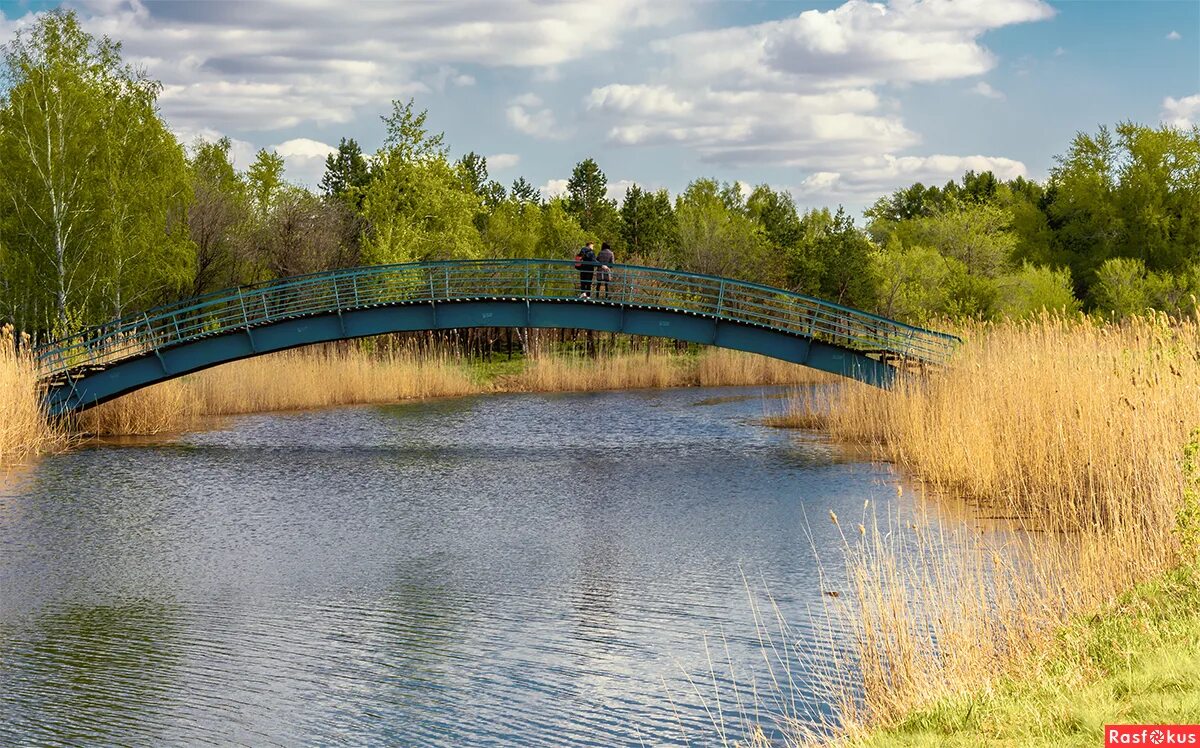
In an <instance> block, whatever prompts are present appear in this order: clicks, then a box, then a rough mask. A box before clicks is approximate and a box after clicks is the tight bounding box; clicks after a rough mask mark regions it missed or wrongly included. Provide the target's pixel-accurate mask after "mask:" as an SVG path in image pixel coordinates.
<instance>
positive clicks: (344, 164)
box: [321, 138, 371, 209]
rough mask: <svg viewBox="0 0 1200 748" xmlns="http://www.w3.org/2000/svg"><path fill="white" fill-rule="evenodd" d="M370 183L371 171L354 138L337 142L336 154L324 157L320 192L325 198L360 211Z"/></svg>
mask: <svg viewBox="0 0 1200 748" xmlns="http://www.w3.org/2000/svg"><path fill="white" fill-rule="evenodd" d="M370 182H371V170H370V167H369V166H368V164H367V159H366V157H365V156H363V152H362V148H360V147H359V145H358V142H357V141H356V140H354V138H349V139H347V138H342V139H341V140H340V141H339V142H338V148H337V152H336V153H331V154H329V155H328V156H326V157H325V174H324V175H323V176H322V177H321V191H322V192H324V194H325V195H326V196H327V197H331V198H337V199H339V200H345V201H346V202H347V203H348V204H349V205H351V206H353V207H354V208H355V209H360V208H362V201H363V196H364V195H365V193H366V188H367V185H368V184H369V183H370Z"/></svg>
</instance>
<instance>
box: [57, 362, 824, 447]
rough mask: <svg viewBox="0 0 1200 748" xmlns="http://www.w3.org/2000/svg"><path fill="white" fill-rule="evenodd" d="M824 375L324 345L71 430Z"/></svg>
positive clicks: (750, 366)
mask: <svg viewBox="0 0 1200 748" xmlns="http://www.w3.org/2000/svg"><path fill="white" fill-rule="evenodd" d="M822 376H823V375H821V374H819V373H818V372H814V371H813V370H811V369H806V368H805V367H802V366H796V365H794V364H789V363H787V362H784V361H776V360H773V359H766V358H763V357H761V356H755V355H753V354H748V353H740V352H737V351H727V350H708V351H705V352H704V353H702V354H701V355H699V356H691V355H686V354H677V353H674V352H671V351H656V352H652V353H647V352H617V353H611V354H605V355H600V356H597V357H595V358H591V357H584V356H575V355H553V354H542V355H539V356H536V357H534V358H531V359H530V360H528V361H527V362H526V365H525V366H524V368H523V369H522V371H520V372H519V373H517V374H513V375H508V376H503V377H499V378H497V379H496V380H495V381H492V382H487V383H481V382H479V381H478V380H477V378H476V377H473V376H472V374H471V371H470V366H469V364H468V362H467V361H466V360H465V359H463V358H462V357H460V356H457V355H455V354H452V353H450V352H448V351H447V350H445V349H439V348H436V347H435V348H433V349H426V350H421V351H416V350H408V349H402V350H400V351H384V352H378V351H371V350H369V349H367V348H364V347H359V346H329V347H316V348H309V349H300V350H296V351H286V352H283V353H278V354H273V355H267V356H260V357H258V358H252V359H247V360H245V361H238V362H234V363H231V364H227V365H225V366H220V367H216V368H213V369H209V370H207V371H203V372H199V373H197V374H194V375H191V376H187V377H182V378H180V379H175V380H171V381H168V382H164V383H161V384H157V385H154V386H152V387H147V388H146V389H143V390H139V391H137V392H134V393H131V394H129V395H126V396H125V397H121V398H118V399H116V400H114V401H112V402H109V403H105V404H104V405H101V406H99V407H97V408H93V409H91V410H88V411H84V412H83V413H82V414H80V416H79V418H78V419H77V422H76V426H77V428H78V429H79V430H80V431H82V432H84V433H88V434H95V435H106V436H111V435H130V434H157V433H163V432H169V431H179V430H183V429H186V428H189V427H191V426H192V425H194V424H195V423H196V422H197V421H198V420H199V419H202V418H204V417H208V416H223V415H235V414H239V413H258V412H268V411H279V410H302V409H309V408H323V407H330V406H338V405H354V404H380V403H394V402H400V401H403V400H413V399H422V398H430V397H452V396H460V395H470V394H477V393H481V392H571V391H580V390H600V389H632V388H650V387H683V386H692V385H704V386H725V385H729V386H732V385H751V384H761V385H774V384H801V383H805V382H814V381H822V379H821V377H822Z"/></svg>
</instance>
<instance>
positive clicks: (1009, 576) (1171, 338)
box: [780, 316, 1200, 736]
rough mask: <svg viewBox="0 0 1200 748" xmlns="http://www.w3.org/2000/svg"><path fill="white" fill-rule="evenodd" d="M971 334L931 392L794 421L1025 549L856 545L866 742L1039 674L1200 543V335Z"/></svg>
mask: <svg viewBox="0 0 1200 748" xmlns="http://www.w3.org/2000/svg"><path fill="white" fill-rule="evenodd" d="M964 333H965V337H966V338H967V343H966V345H965V347H964V350H963V351H962V352H961V353H960V355H959V356H958V357H957V360H956V361H954V362H953V363H952V364H950V365H949V366H948V367H947V368H946V369H945V370H943V371H940V372H938V373H936V374H934V375H933V376H931V377H928V378H925V379H923V380H913V381H908V382H904V383H902V384H901V385H900V386H899V387H898V388H897V389H896V391H894V392H891V393H881V392H879V391H878V390H871V389H869V388H866V387H863V386H858V385H854V384H845V385H843V386H840V387H838V388H837V389H834V390H827V391H825V392H824V393H818V394H814V393H811V392H806V393H803V394H800V395H797V396H795V397H794V398H793V399H792V401H791V403H790V408H789V413H788V414H787V415H786V416H785V417H783V418H782V419H780V421H782V422H790V423H792V424H795V425H803V426H813V425H820V426H822V427H823V428H825V429H827V430H828V431H829V433H831V434H832V435H833V436H834V437H835V438H837V439H839V440H842V441H846V442H852V443H859V444H864V445H867V446H869V447H870V448H871V449H874V450H875V451H876V452H877V454H878V455H879V456H881V457H884V458H886V459H890V460H893V461H895V462H896V463H898V464H899V465H901V466H903V467H904V468H906V469H908V470H910V471H911V472H913V473H915V474H916V475H917V476H919V477H920V478H921V479H922V480H923V481H924V483H925V484H926V485H927V486H929V487H931V488H933V489H934V492H935V493H936V494H937V495H938V496H939V497H951V498H950V500H960V501H961V500H965V501H967V502H969V503H970V504H971V505H973V506H974V507H976V509H975V512H976V515H977V519H978V520H980V521H999V522H1002V523H1004V525H1005V526H1006V527H1008V528H1011V529H1012V530H1013V532H1011V533H1008V534H1004V533H1001V534H1000V535H999V537H1001V538H1003V541H1002V542H1001V543H999V544H997V542H996V541H995V540H994V539H993V540H984V539H982V538H984V537H992V538H994V537H996V536H982V535H980V534H979V533H978V532H977V531H972V530H970V529H963V530H958V531H949V530H947V531H937V530H933V529H931V528H932V527H933V526H935V523H927V522H920V521H918V522H916V523H912V524H911V525H909V526H901V525H897V524H896V523H894V522H884V523H883V526H882V527H879V526H872V523H871V522H866V525H867V526H862V525H858V526H857V527H855V528H854V529H852V530H851V531H850V532H848V533H847V534H848V536H849V538H848V540H847V543H846V551H847V555H848V558H849V559H850V565H849V575H848V579H847V580H846V581H847V586H848V588H849V594H848V595H846V596H845V597H844V598H843V599H842V600H841V601H839V602H838V603H837V604H836V605H834V606H833V610H832V612H833V613H834V614H835V615H836V616H837V617H838V618H839V619H840V620H841V622H842V624H843V625H846V626H849V627H850V628H851V630H853V631H855V632H856V633H857V636H856V641H855V642H854V646H853V648H852V650H851V651H850V652H849V653H848V654H847V655H846V662H845V663H844V665H845V667H846V668H848V669H852V670H853V671H854V672H856V673H858V674H859V682H858V683H856V684H855V688H854V689H851V690H847V691H845V692H844V693H843V698H842V699H841V701H842V704H841V706H842V718H843V720H844V722H843V724H842V725H841V727H842V729H843V731H844V732H845V734H848V735H850V736H854V735H856V734H861V733H862V730H863V728H864V726H866V725H875V726H887V725H889V724H895V723H896V722H897V721H898V720H902V719H903V717H904V715H905V714H906V713H908V712H910V711H911V710H913V709H915V708H918V707H919V706H921V705H923V704H927V703H930V702H931V701H934V700H939V699H944V698H953V697H956V696H960V695H963V694H966V693H968V692H970V691H971V690H972V689H980V688H984V689H986V688H987V687H988V684H989V683H992V682H994V681H995V679H996V678H997V677H998V676H1000V675H1004V674H1009V675H1011V674H1014V673H1021V672H1030V671H1031V669H1035V668H1036V663H1037V661H1038V656H1037V655H1038V653H1039V652H1040V651H1043V650H1044V648H1045V647H1047V646H1050V645H1052V644H1053V642H1054V641H1055V636H1056V632H1057V631H1059V630H1061V628H1062V627H1063V626H1064V625H1065V624H1067V623H1068V622H1069V621H1070V620H1071V618H1072V617H1073V616H1076V615H1079V614H1084V613H1090V612H1093V611H1095V610H1098V609H1101V608H1103V607H1104V606H1105V605H1107V604H1109V603H1111V602H1112V601H1113V600H1114V599H1115V598H1116V597H1117V596H1118V595H1119V594H1121V593H1122V592H1124V591H1126V590H1128V589H1129V588H1131V587H1133V586H1134V585H1136V584H1138V583H1140V582H1143V581H1146V580H1149V579H1152V578H1154V577H1156V576H1159V575H1161V574H1162V573H1164V572H1165V571H1167V570H1168V569H1170V568H1172V567H1174V566H1176V565H1178V564H1179V563H1181V561H1182V560H1184V559H1186V558H1187V556H1186V554H1184V553H1182V552H1181V542H1180V540H1181V537H1186V536H1187V532H1191V533H1194V532H1195V529H1194V528H1193V529H1191V530H1188V531H1186V532H1184V533H1183V534H1181V532H1180V530H1181V527H1180V522H1181V520H1180V517H1181V509H1182V508H1183V506H1184V496H1185V487H1186V485H1187V484H1186V481H1185V471H1184V470H1183V469H1181V465H1182V464H1183V454H1184V446H1185V444H1187V443H1188V442H1189V439H1190V432H1191V431H1192V429H1194V428H1195V427H1196V426H1198V425H1200V348H1198V346H1197V343H1198V342H1200V325H1198V324H1197V322H1196V320H1183V321H1172V320H1168V319H1167V318H1165V317H1163V316H1149V317H1146V318H1142V319H1135V320H1131V321H1129V322H1126V323H1123V324H1120V325H1103V324H1098V323H1094V322H1091V321H1088V320H1086V319H1059V318H1051V317H1045V318H1042V319H1040V320H1037V321H1034V322H1027V323H1016V322H1005V323H997V324H988V325H977V326H973V327H969V328H968V329H966V330H965V331H964ZM945 500H946V499H945V498H941V499H939V501H945ZM935 504H936V502H935V501H932V500H931V501H930V502H927V503H926V506H927V507H928V506H934V505H935ZM834 521H835V522H836V521H837V519H836V518H834Z"/></svg>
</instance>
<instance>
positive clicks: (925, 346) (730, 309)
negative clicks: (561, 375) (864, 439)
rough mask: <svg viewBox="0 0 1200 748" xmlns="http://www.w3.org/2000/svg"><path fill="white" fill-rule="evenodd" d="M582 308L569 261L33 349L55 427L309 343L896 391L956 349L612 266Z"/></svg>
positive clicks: (287, 281) (301, 294)
mask: <svg viewBox="0 0 1200 748" xmlns="http://www.w3.org/2000/svg"><path fill="white" fill-rule="evenodd" d="M613 276H614V277H613V282H612V284H611V285H610V287H609V288H608V290H607V294H605V295H603V296H601V297H599V298H594V299H582V298H580V297H579V293H578V290H577V285H576V282H577V280H578V271H577V270H576V269H575V268H574V267H573V265H572V263H571V262H569V261H556V260H489V261H445V262H427V263H411V264H405V265H387V266H373V267H364V268H351V269H346V270H334V271H329V272H325V273H316V274H313V275H308V276H300V277H296V278H284V279H280V280H278V281H272V282H269V283H266V284H261V285H258V286H252V287H243V288H236V289H228V290H225V291H218V292H216V293H212V294H208V295H206V296H203V297H199V298H195V299H188V300H185V301H182V302H179V303H176V304H172V305H169V306H165V307H160V308H158V309H154V310H150V311H148V312H145V313H141V314H138V315H133V316H128V317H124V318H121V319H118V320H114V321H113V322H111V323H109V324H107V325H104V326H101V327H97V328H92V329H90V330H86V331H84V332H83V333H80V334H78V335H74V336H71V337H68V338H64V339H62V340H58V341H55V342H53V343H50V344H47V345H45V346H42V347H40V348H38V349H37V351H36V355H37V358H38V362H39V368H40V377H41V381H42V382H43V384H44V386H45V388H46V400H47V404H48V408H49V411H50V413H51V414H52V415H63V414H67V413H71V412H76V411H80V410H84V409H87V408H89V407H92V406H94V405H98V404H100V403H103V402H106V401H108V400H111V399H113V398H116V397H119V396H121V395H124V394H127V393H129V392H133V391H135V390H138V389H141V388H143V387H148V386H150V385H152V384H157V383H158V382H163V381H167V380H169V379H174V378H176V377H179V376H183V375H185V374H189V373H192V372H195V371H200V370H202V369H207V368H210V367H213V366H218V365H220V364H223V363H228V362H231V361H237V360H240V359H244V358H250V357H252V356H258V355H263V354H266V353H273V352H276V351H282V350H288V349H291V348H297V347H300V346H305V345H312V344H316V343H324V342H332V341H336V340H349V339H355V338H362V337H368V336H372V335H380V334H385V333H391V332H406V331H416V330H443V329H454V328H471V327H529V328H576V329H585V330H595V331H599V332H620V333H629V334H636V335H648V336H654V337H661V338H669V339H673V340H681V341H687V342H691V343H702V344H706V345H712V346H717V347H722V348H731V349H734V350H741V351H749V352H752V353H759V354H762V355H765V356H771V357H773V358H778V359H782V360H784V361H790V362H792V363H796V364H800V365H804V366H809V367H812V368H815V369H820V370H823V371H827V372H831V373H834V374H838V375H841V376H845V377H850V378H853V379H857V380H860V381H863V382H867V383H868V384H872V385H875V386H878V387H888V386H890V385H891V384H892V383H893V381H894V380H895V378H896V377H897V376H898V368H897V365H898V364H902V363H904V362H911V361H915V362H919V363H921V364H928V363H934V364H936V363H941V362H943V361H945V360H946V358H947V357H948V356H949V355H950V354H951V352H952V351H953V349H954V347H955V345H956V344H957V343H958V339H957V338H955V337H954V336H951V335H946V334H944V333H939V332H934V331H931V330H925V329H922V328H918V327H913V326H910V325H905V324H902V323H900V322H896V321H894V320H889V319H886V318H884V317H879V316H877V315H873V314H869V313H867V312H863V311H860V310H856V309H852V308H850V307H845V306H841V305H838V304H833V303H831V302H827V301H822V300H820V299H814V298H812V297H808V296H803V295H801V294H795V293H792V292H789V291H784V290H782V289H777V288H771V287H769V286H762V285H758V284H752V283H746V282H743V281H735V280H732V279H728V278H719V277H715V276H706V275H697V274H693V273H682V272H677V271H670V270H663V269H659V268H646V267H636V266H616V267H614V268H613Z"/></svg>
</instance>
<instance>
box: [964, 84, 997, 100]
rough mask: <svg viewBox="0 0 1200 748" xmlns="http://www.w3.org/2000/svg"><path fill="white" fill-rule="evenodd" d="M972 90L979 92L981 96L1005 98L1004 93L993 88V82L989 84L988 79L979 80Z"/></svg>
mask: <svg viewBox="0 0 1200 748" xmlns="http://www.w3.org/2000/svg"><path fill="white" fill-rule="evenodd" d="M971 92H972V93H977V94H979V95H980V96H983V97H984V98H988V99H999V100H1003V99H1004V94H1003V93H1001V92H1000V91H997V90H996V89H994V88H992V86H991V84H989V83H988V82H987V81H979V82H978V83H976V84H975V85H974V87H972V88H971Z"/></svg>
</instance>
